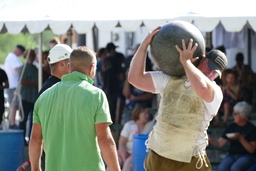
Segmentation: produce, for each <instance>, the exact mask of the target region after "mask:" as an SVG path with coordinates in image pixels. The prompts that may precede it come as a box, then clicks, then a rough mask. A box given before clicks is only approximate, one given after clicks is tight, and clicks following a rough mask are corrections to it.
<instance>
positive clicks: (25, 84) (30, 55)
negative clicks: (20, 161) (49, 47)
mask: <svg viewBox="0 0 256 171" xmlns="http://www.w3.org/2000/svg"><path fill="white" fill-rule="evenodd" d="M23 56H24V58H27V59H26V62H25V63H24V64H23V65H22V66H21V67H20V68H19V77H20V84H21V87H20V95H21V99H22V103H21V104H22V108H21V109H23V110H20V113H21V116H23V117H22V120H21V121H20V125H19V128H20V129H22V130H23V131H24V132H23V133H24V140H25V137H26V136H25V135H26V131H27V129H26V128H27V127H26V125H27V120H28V117H29V114H30V113H31V112H32V111H33V108H34V103H35V101H36V98H37V94H38V70H37V68H36V66H35V65H33V62H34V60H35V58H36V54H35V51H34V50H32V49H29V50H26V51H25V52H24V54H23ZM28 132H30V130H28ZM29 137H30V135H29ZM25 144H27V142H26V140H25Z"/></svg>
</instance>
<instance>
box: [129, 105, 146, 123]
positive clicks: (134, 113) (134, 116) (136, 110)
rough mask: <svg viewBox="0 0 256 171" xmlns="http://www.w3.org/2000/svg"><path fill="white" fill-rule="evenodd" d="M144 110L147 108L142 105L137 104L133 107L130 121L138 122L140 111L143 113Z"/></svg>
mask: <svg viewBox="0 0 256 171" xmlns="http://www.w3.org/2000/svg"><path fill="white" fill-rule="evenodd" d="M146 108H147V107H146V106H145V105H144V104H141V103H139V104H137V105H136V106H135V108H134V109H133V111H132V117H131V119H132V120H134V121H137V120H139V116H140V113H141V112H142V111H144V110H145V109H146Z"/></svg>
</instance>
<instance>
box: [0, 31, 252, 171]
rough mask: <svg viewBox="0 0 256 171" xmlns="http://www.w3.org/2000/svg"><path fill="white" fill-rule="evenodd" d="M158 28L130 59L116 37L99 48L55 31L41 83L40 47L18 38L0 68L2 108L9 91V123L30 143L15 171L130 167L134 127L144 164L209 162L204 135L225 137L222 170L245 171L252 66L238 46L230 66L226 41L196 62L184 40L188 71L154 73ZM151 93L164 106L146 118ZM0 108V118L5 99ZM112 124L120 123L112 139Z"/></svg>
mask: <svg viewBox="0 0 256 171" xmlns="http://www.w3.org/2000/svg"><path fill="white" fill-rule="evenodd" d="M160 28H161V27H157V28H156V29H154V30H152V31H151V32H149V34H148V35H147V36H146V37H145V39H144V40H143V41H142V42H141V44H138V45H136V46H134V47H133V53H132V54H131V55H129V56H127V57H125V55H124V54H122V53H120V52H118V51H116V48H117V46H116V45H115V44H114V43H112V42H110V43H108V44H107V45H106V47H102V48H99V49H98V51H97V53H95V52H94V51H93V50H92V49H90V48H88V47H85V46H79V47H77V48H75V49H71V48H70V47H69V46H68V45H66V44H61V43H60V42H59V40H58V39H57V38H56V37H55V38H53V39H52V40H51V41H50V42H49V46H50V50H49V51H44V52H43V53H42V61H43V65H42V66H41V67H42V69H43V86H42V89H41V90H38V67H40V66H39V65H38V56H39V55H38V50H37V49H28V50H26V49H25V48H24V47H23V46H22V45H17V46H16V48H15V49H14V51H13V52H12V53H10V54H9V55H8V56H7V58H6V60H5V70H0V80H1V85H0V90H1V92H0V93H1V102H2V103H1V105H2V106H3V105H4V92H3V89H7V91H6V92H7V95H8V102H9V104H10V109H9V111H8V113H9V117H10V129H22V130H23V131H24V143H25V145H28V144H29V157H30V158H29V159H28V160H27V161H26V162H25V163H23V164H22V165H21V166H20V167H19V169H20V170H22V169H23V170H25V169H26V167H28V166H29V165H31V167H32V170H40V168H41V169H42V170H74V168H75V169H76V170H105V168H106V166H105V164H106V165H107V168H106V169H107V170H109V171H110V170H111V171H119V170H123V171H131V170H132V143H133V136H134V135H137V134H149V138H148V140H147V142H146V146H147V148H148V149H149V153H148V155H147V157H146V159H145V163H144V164H145V169H146V170H172V169H173V170H178V169H181V170H211V163H210V161H209V159H208V157H207V154H206V146H207V145H208V143H209V144H210V145H212V146H215V147H217V148H221V147H223V146H224V145H225V144H227V143H228V142H229V143H230V147H229V151H228V155H227V156H226V157H225V159H224V160H223V161H222V162H221V164H220V165H219V167H218V170H220V171H221V170H234V168H236V169H237V170H246V169H249V168H250V167H251V166H252V165H253V164H254V163H255V162H256V152H255V151H256V127H255V126H254V125H253V124H252V123H250V122H249V121H248V117H249V115H250V113H251V110H252V106H251V105H252V100H253V99H252V98H253V97H252V94H253V93H252V87H251V86H250V83H247V82H246V81H244V80H245V79H244V78H243V77H245V76H247V75H248V74H254V73H253V71H252V70H251V69H250V67H249V66H248V65H245V64H244V63H243V60H244V56H243V54H242V53H238V54H237V56H236V61H237V64H236V66H234V67H232V68H226V67H227V58H226V55H225V49H224V50H223V49H218V48H216V49H207V53H206V54H205V57H203V59H201V61H200V64H199V65H198V66H195V65H193V62H194V61H195V60H198V58H196V59H193V58H192V55H191V54H193V53H194V52H195V50H196V48H197V44H195V45H194V46H192V44H193V40H190V41H189V43H188V44H186V43H185V42H184V40H181V41H182V47H178V46H176V49H177V51H178V52H179V54H180V59H179V60H180V62H181V64H182V66H183V68H184V70H185V74H186V75H185V76H184V77H181V78H178V77H172V76H170V75H167V74H164V73H163V72H162V71H153V63H152V61H151V60H150V58H149V56H148V51H147V49H148V46H149V45H150V43H151V41H152V39H153V37H154V36H155V35H156V34H157V33H158V31H159V29H160ZM20 56H23V57H24V58H25V62H24V63H21V61H20V60H19V57H20ZM218 77H219V78H218ZM217 79H219V80H218V81H217ZM215 81H216V82H215ZM155 94H157V95H159V96H160V97H161V100H160V103H159V108H160V109H161V110H159V111H158V113H157V117H156V118H155V119H156V121H155V120H153V121H152V120H151V118H152V117H150V114H149V109H150V108H152V106H153V100H154V98H155V97H156V96H155ZM177 99H178V100H177ZM188 99H189V102H188ZM185 103H186V105H182V104H185ZM156 106H158V104H157V105H156ZM181 106H182V107H181ZM18 110H19V112H20V116H21V120H20V122H19V123H18V124H17V121H16V112H17V111H18ZM131 111H132V112H131ZM0 112H1V115H0V116H2V115H3V113H4V106H3V107H1V111H0ZM177 113H179V115H177ZM188 113H189V116H190V117H188ZM222 115H223V121H222ZM230 116H233V119H234V122H231V121H230V119H229V118H230ZM2 118H3V117H1V119H2ZM181 118H182V119H181ZM184 118H186V119H184ZM27 122H29V125H30V126H29V130H27V126H26V125H27ZM111 124H118V125H123V129H122V130H121V133H120V138H119V140H118V142H115V141H114V139H113V136H112V135H111V126H109V125H111ZM208 126H213V127H216V126H222V127H225V131H224V132H223V134H222V135H221V137H220V138H219V139H218V140H214V139H213V138H211V136H210V135H207V128H208ZM174 127H175V131H173V130H174ZM230 133H233V136H228V135H229V134H230ZM56 135H58V136H56ZM26 136H28V137H27V139H26ZM116 143H117V144H116ZM88 153H89V154H90V155H88ZM56 159H57V160H56ZM103 161H104V162H105V163H104V162H103Z"/></svg>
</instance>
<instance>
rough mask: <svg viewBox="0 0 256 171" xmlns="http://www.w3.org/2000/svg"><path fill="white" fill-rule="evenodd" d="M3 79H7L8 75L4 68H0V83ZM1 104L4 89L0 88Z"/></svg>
mask: <svg viewBox="0 0 256 171" xmlns="http://www.w3.org/2000/svg"><path fill="white" fill-rule="evenodd" d="M5 81H8V77H7V75H6V73H5V71H4V70H2V69H0V84H1V85H3V83H4V82H5ZM0 100H1V104H2V103H3V102H4V89H0Z"/></svg>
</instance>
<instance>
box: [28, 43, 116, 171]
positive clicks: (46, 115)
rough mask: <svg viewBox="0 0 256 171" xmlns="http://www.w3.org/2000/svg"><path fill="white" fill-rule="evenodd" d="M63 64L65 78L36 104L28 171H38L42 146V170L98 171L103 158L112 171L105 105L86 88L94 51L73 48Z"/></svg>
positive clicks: (112, 150)
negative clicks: (66, 62) (64, 64)
mask: <svg viewBox="0 0 256 171" xmlns="http://www.w3.org/2000/svg"><path fill="white" fill-rule="evenodd" d="M69 66H70V67H69V68H70V71H71V74H67V75H64V76H63V77H62V81H61V82H59V83H57V84H55V85H54V86H53V87H51V88H49V89H48V90H46V91H45V92H44V93H43V94H42V95H41V96H40V97H39V98H38V100H37V101H36V104H35V107H34V118H33V128H32V135H31V141H30V145H29V155H30V159H31V166H32V170H33V171H36V170H40V168H39V166H40V155H41V152H42V144H43V142H44V151H45V154H46V161H45V163H46V171H47V170H49V171H52V170H54V171H71V170H72V171H73V170H74V171H76V170H79V171H103V170H105V165H104V162H103V159H104V161H105V162H106V164H107V165H108V166H109V167H110V168H111V170H112V171H120V167H119V165H118V159H117V153H116V145H115V142H114V140H113V137H112V135H111V132H110V129H109V124H111V123H112V121H111V116H110V113H109V107H108V102H107V99H106V96H105V94H104V92H103V91H102V90H100V89H99V88H97V87H95V86H93V85H92V83H93V80H92V79H93V78H94V76H95V71H96V56H95V52H93V51H92V50H91V49H89V48H87V47H84V46H83V47H78V48H77V49H75V50H73V52H72V53H71V55H70V65H69ZM101 156H102V157H103V159H102V158H101Z"/></svg>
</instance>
